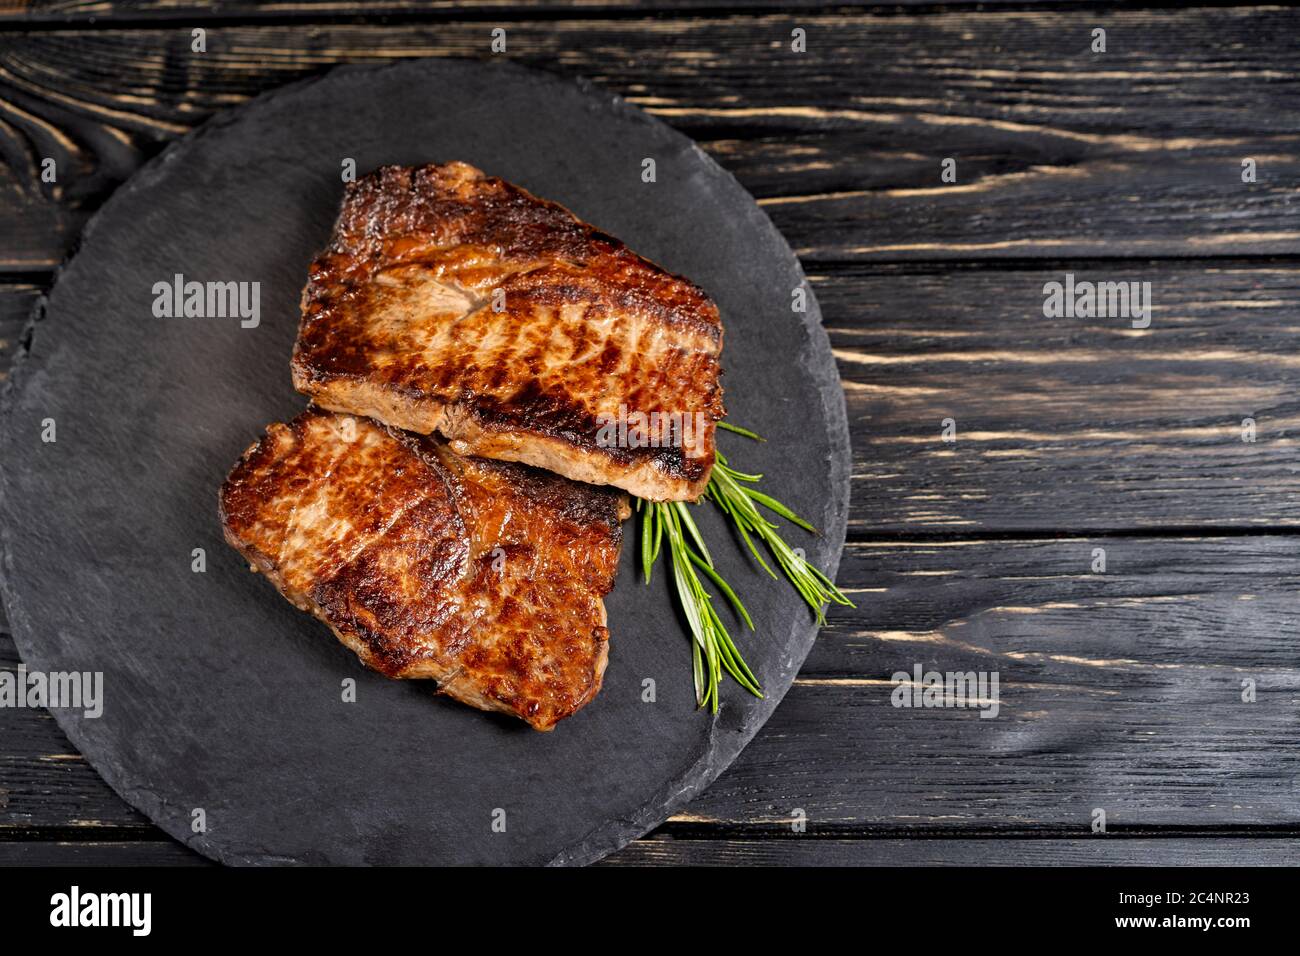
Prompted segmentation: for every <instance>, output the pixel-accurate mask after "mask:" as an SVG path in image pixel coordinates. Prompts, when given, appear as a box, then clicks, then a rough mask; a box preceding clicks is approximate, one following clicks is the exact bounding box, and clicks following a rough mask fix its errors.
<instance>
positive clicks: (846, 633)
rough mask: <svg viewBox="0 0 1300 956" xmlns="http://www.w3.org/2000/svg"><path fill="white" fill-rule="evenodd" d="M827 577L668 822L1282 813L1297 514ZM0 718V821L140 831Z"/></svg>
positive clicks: (1295, 676)
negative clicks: (724, 754)
mask: <svg viewBox="0 0 1300 956" xmlns="http://www.w3.org/2000/svg"><path fill="white" fill-rule="evenodd" d="M1095 546H1103V547H1105V548H1106V551H1107V570H1106V572H1105V573H1098V574H1094V573H1091V572H1090V565H1091V562H1092V561H1093V554H1092V548H1093V547H1095ZM840 583H841V585H842V586H843V587H844V588H845V590H846V591H847V592H848V593H849V594H850V596H851V597H852V598H853V599H854V600H855V601H856V602H857V603H858V605H859V608H858V610H856V611H851V610H847V609H846V610H844V611H838V610H837V611H836V613H834V614H833V615H832V623H831V626H830V627H829V628H828V629H827V630H826V631H825V632H824V633H823V635H822V637H821V638H820V639H819V642H818V644H817V645H816V647H815V648H814V650H813V653H812V654H811V655H810V657H809V658H808V662H807V664H806V665H805V667H804V669H803V671H802V672H801V675H800V677H799V679H798V680H797V681H796V683H795V685H794V687H793V688H792V689H791V691H790V693H789V694H788V695H787V697H786V699H785V701H784V702H783V703H782V705H781V707H780V708H779V709H778V710H777V711H776V714H775V715H774V716H773V718H772V719H771V720H770V721H769V722H768V724H767V726H766V727H765V728H764V729H763V731H762V732H761V733H760V734H759V735H758V737H756V738H755V740H754V741H753V742H752V743H751V744H750V746H749V747H748V748H747V749H746V750H745V751H744V752H743V753H742V754H741V756H740V758H739V759H738V760H737V761H736V763H735V764H734V765H733V766H732V767H731V768H730V769H728V770H727V772H726V773H724V774H723V775H722V777H720V778H719V779H718V781H717V782H715V783H714V785H713V786H712V787H711V788H710V789H709V790H708V791H707V792H706V793H705V794H703V795H702V796H701V797H700V798H699V799H697V800H696V801H695V802H694V803H692V804H691V806H690V807H689V808H688V810H687V811H686V812H685V813H683V814H679V815H678V816H677V817H674V818H673V820H672V821H670V824H669V827H670V828H671V827H679V828H680V827H689V828H695V829H696V830H699V829H700V828H705V829H706V830H708V832H716V833H718V834H719V835H725V834H726V833H728V832H734V831H738V830H739V831H743V832H744V833H745V834H746V836H747V838H752V837H756V836H772V837H779V836H781V835H782V834H783V833H786V832H788V831H789V821H790V819H791V814H792V812H793V811H794V810H795V809H796V808H800V809H802V810H803V811H804V812H805V813H806V815H807V819H808V828H809V831H810V832H815V833H816V834H817V835H819V836H822V837H845V838H846V837H850V836H854V835H871V834H880V835H883V836H886V837H893V838H898V837H901V836H904V835H907V834H917V835H925V834H928V833H934V832H935V831H936V830H937V831H938V835H949V836H955V835H956V833H957V831H960V830H961V829H962V828H967V829H973V830H979V831H987V830H997V831H1014V832H1016V833H1021V834H1022V835H1025V834H1028V835H1031V836H1032V835H1034V833H1035V832H1039V833H1041V835H1043V836H1047V835H1050V834H1055V835H1058V836H1059V835H1071V834H1079V835H1081V836H1087V834H1088V828H1089V826H1090V824H1091V819H1092V812H1093V810H1094V809H1095V808H1098V807H1100V808H1103V809H1105V810H1106V813H1107V818H1108V825H1109V828H1110V829H1111V831H1112V832H1119V833H1123V832H1143V833H1150V832H1151V831H1152V830H1153V829H1155V828H1159V827H1165V826H1179V827H1201V828H1211V829H1213V828H1220V829H1222V828H1232V827H1251V826H1255V827H1258V826H1266V827H1283V828H1285V827H1295V828H1297V832H1300V820H1297V818H1296V804H1295V790H1294V787H1295V780H1296V778H1297V774H1298V773H1300V757H1297V755H1296V754H1295V748H1294V746H1293V744H1294V740H1295V738H1296V735H1297V732H1298V731H1300V713H1298V712H1297V708H1296V706H1295V705H1296V701H1297V698H1298V697H1300V660H1297V656H1296V654H1295V649H1294V643H1293V641H1292V640H1291V638H1290V636H1289V623H1288V622H1289V621H1290V620H1291V617H1292V615H1293V611H1294V594H1295V592H1296V589H1297V586H1298V585H1300V536H1296V537H1293V536H1270V537H1230V538H1206V539H1199V538H1176V539H1147V538H1133V539H1116V540H1103V541H1100V542H1098V541H1089V540H1086V539H1078V540H1075V539H1047V540H1039V541H980V540H970V541H951V542H939V543H916V542H912V543H888V544H855V545H850V547H849V549H848V551H847V552H846V556H845V561H844V566H843V570H842V572H841V575H840ZM742 587H743V585H742ZM742 593H743V592H742ZM761 639H762V638H761V635H746V636H745V638H744V640H761ZM3 647H4V650H3V651H0V659H3V660H6V661H8V660H12V656H13V650H12V645H10V644H8V641H7V639H5V643H4V644H3ZM683 654H685V646H683ZM683 660H685V657H684V658H683ZM918 663H919V664H921V665H922V667H923V668H924V669H926V670H937V671H950V670H952V671H970V670H973V671H986V672H997V673H998V674H999V687H1000V713H999V716H998V717H997V718H995V719H982V718H980V717H979V716H978V713H977V712H976V711H974V710H958V709H920V710H917V709H900V708H896V707H894V706H892V705H891V701H890V694H891V692H892V690H893V685H892V684H891V683H890V679H891V676H892V675H893V674H894V673H895V672H896V671H911V670H912V668H913V667H914V665H916V664H918ZM1244 679H1250V680H1253V681H1254V682H1255V688H1256V694H1257V699H1256V701H1255V702H1254V703H1244V702H1243V701H1242V699H1241V694H1242V681H1243V680H1244ZM0 739H4V740H5V741H6V742H7V745H6V748H5V751H6V756H5V758H4V760H5V767H4V773H3V775H2V776H0V786H2V787H3V788H4V790H5V793H4V795H3V799H0V835H2V834H3V833H5V832H6V831H9V832H14V831H22V832H33V831H39V830H40V829H41V828H56V829H57V828H64V827H68V826H79V827H80V826H84V827H86V828H87V831H86V832H87V837H88V838H92V837H93V833H94V828H96V827H113V828H121V827H131V828H139V830H140V832H141V834H142V835H143V834H144V833H145V832H151V831H148V830H147V825H146V824H144V823H143V821H142V820H141V818H140V817H139V816H138V815H137V814H135V813H134V811H131V810H129V809H128V808H126V807H125V805H124V804H122V803H120V802H119V801H118V800H117V799H116V797H114V796H113V795H112V793H111V791H109V790H108V788H107V787H106V786H105V785H104V784H103V783H102V782H100V781H99V779H98V777H97V776H95V774H94V772H93V771H92V770H91V769H90V768H89V766H87V765H86V764H85V762H84V761H82V760H81V758H79V757H77V756H75V755H73V754H70V753H68V747H67V745H66V743H65V742H63V739H62V735H61V734H60V732H59V730H58V728H57V726H56V725H55V724H54V721H53V720H52V719H51V718H49V717H48V716H47V715H45V714H44V713H37V712H32V711H19V710H0ZM57 832H60V833H61V832H62V831H61V830H58V831H57ZM117 838H119V839H120V837H117Z"/></svg>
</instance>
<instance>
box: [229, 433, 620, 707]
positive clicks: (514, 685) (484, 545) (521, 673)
mask: <svg viewBox="0 0 1300 956" xmlns="http://www.w3.org/2000/svg"><path fill="white" fill-rule="evenodd" d="M220 507H221V519H222V525H223V527H224V529H225V533H226V539H227V540H228V541H229V542H230V543H231V544H232V545H233V546H234V547H235V548H236V549H238V550H239V551H240V553H241V554H243V555H244V557H245V558H247V559H248V561H249V563H250V564H251V565H252V566H253V567H254V569H255V570H258V571H261V572H262V573H264V574H265V575H267V577H268V578H270V580H271V581H272V583H274V584H275V586H276V587H277V588H278V589H279V590H280V592H281V593H282V594H283V595H284V596H285V597H286V598H288V599H289V601H291V602H292V603H293V604H294V605H296V606H297V607H299V608H301V609H303V610H305V611H309V612H311V613H312V614H315V615H316V616H317V617H318V618H320V619H321V620H322V621H324V622H325V623H326V624H328V625H329V627H330V629H331V630H333V632H334V634H335V636H337V637H338V639H339V640H340V641H342V642H343V643H344V644H345V645H347V646H348V647H349V648H351V649H352V650H353V651H354V652H355V653H356V654H357V655H358V656H359V657H360V658H361V660H362V661H363V662H364V663H365V664H366V665H368V666H369V667H372V668H374V669H375V670H377V671H379V672H380V673H382V674H385V675H387V676H389V677H409V678H433V679H435V680H437V681H438V682H439V691H440V692H441V693H444V694H448V695H450V696H452V697H454V698H456V699H457V700H460V701H462V702H464V703H467V704H469V705H471V706H473V707H478V708H481V709H484V710H497V711H503V712H505V713H508V714H514V715H515V716H517V717H519V718H521V719H523V720H525V721H527V722H528V723H529V724H531V725H532V726H533V727H535V728H537V729H538V730H549V729H551V728H552V727H554V726H555V724H556V722H557V721H559V720H562V719H563V718H565V717H567V716H569V715H570V714H572V713H574V712H575V711H576V710H578V709H579V708H580V707H582V706H583V705H584V704H586V703H587V702H588V701H590V700H591V698H592V697H593V696H595V694H596V692H597V690H599V689H600V684H601V677H602V675H603V673H604V670H605V662H606V658H607V652H608V631H607V629H606V626H605V607H604V603H603V600H602V599H603V597H604V596H605V594H607V593H608V592H609V591H610V589H611V588H612V587H613V585H614V576H615V574H616V572H617V568H618V553H619V543H620V536H621V526H620V521H621V520H622V518H623V517H625V516H626V513H627V511H626V509H627V502H626V499H625V498H624V497H623V496H622V495H621V494H618V493H616V492H614V491H613V490H611V489H604V488H594V487H591V486H588V485H580V484H577V483H575V482H571V481H568V480H567V479H564V478H561V477H559V476H556V475H551V474H547V473H545V472H541V471H537V470H536V469H533V468H528V467H525V466H523V465H516V464H509V463H506V462H494V461H486V460H482V459H467V458H462V457H461V456H459V455H456V454H454V453H453V452H451V451H450V450H449V449H448V448H447V446H446V444H445V443H444V442H443V441H441V440H439V439H431V438H421V437H419V436H414V435H407V434H402V433H395V432H390V431H389V430H387V429H385V428H383V427H382V426H380V425H377V424H375V423H374V422H371V421H369V420H367V419H364V418H351V417H347V416H341V415H334V414H330V413H327V412H319V411H308V412H305V413H303V414H302V415H299V416H298V417H297V418H296V419H294V420H293V422H291V423H290V424H288V425H281V424H276V425H271V426H270V427H269V428H268V429H267V433H266V436H265V437H264V438H262V439H261V440H260V441H259V442H257V443H256V444H254V445H253V446H252V447H251V448H249V449H248V451H246V452H245V453H244V456H243V458H242V460H241V461H240V462H239V464H237V465H236V466H235V468H234V470H233V471H232V472H231V473H230V476H229V477H228V478H227V479H226V482H225V484H224V485H223V486H222V488H221V496H220Z"/></svg>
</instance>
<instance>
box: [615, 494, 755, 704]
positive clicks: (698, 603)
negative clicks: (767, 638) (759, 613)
mask: <svg viewBox="0 0 1300 956" xmlns="http://www.w3.org/2000/svg"><path fill="white" fill-rule="evenodd" d="M643 506H644V507H643ZM637 508H638V509H640V510H641V562H642V568H643V570H644V571H645V579H646V582H647V583H649V581H650V569H651V568H652V567H653V566H654V563H655V560H656V559H657V558H658V556H659V551H660V548H661V546H662V544H663V539H664V537H667V539H668V555H669V559H670V561H671V563H672V572H673V585H674V587H675V589H676V591H677V599H678V601H679V602H680V603H681V606H682V612H683V613H684V614H685V615H686V623H687V626H688V627H689V628H690V631H691V638H692V643H691V657H692V665H693V670H694V674H695V702H696V704H697V705H698V706H700V707H704V706H708V707H709V708H710V709H711V710H712V711H713V712H714V713H717V710H718V685H719V684H720V683H721V681H722V671H723V670H725V671H726V672H727V673H728V674H730V675H731V676H732V677H733V678H735V679H736V682H737V683H739V684H740V686H741V687H744V688H745V689H746V690H747V691H749V692H750V693H751V694H754V695H755V696H757V697H762V696H763V692H762V690H761V689H760V688H759V686H758V679H757V678H756V677H755V676H754V673H753V671H751V670H750V669H749V665H748V664H746V663H745V659H744V658H743V657H742V656H741V654H740V650H739V648H737V647H736V643H735V641H733V640H732V638H731V634H730V633H729V632H728V631H727V626H726V625H725V624H723V623H722V619H721V618H720V617H718V612H717V609H716V608H715V607H714V606H713V595H711V594H710V593H709V592H708V591H706V590H705V589H704V582H703V581H702V580H701V579H700V572H703V573H704V575H705V577H706V578H707V579H708V580H709V581H711V582H713V584H714V585H716V586H717V588H718V590H719V591H721V592H722V593H723V595H724V596H725V597H726V598H727V600H728V601H729V602H730V603H731V606H732V608H733V609H734V610H735V612H736V614H737V615H738V616H739V617H740V619H741V620H742V621H743V622H744V623H745V626H746V627H748V628H749V629H750V630H751V631H752V630H753V629H754V621H753V619H751V618H750V616H749V611H748V610H747V609H746V608H745V605H744V604H743V603H741V600H740V598H739V597H738V596H737V595H736V592H735V591H734V590H732V588H731V586H730V585H729V584H727V582H726V581H724V580H723V579H722V576H721V575H720V574H718V572H717V571H715V570H714V569H713V559H712V557H711V556H710V555H709V552H708V549H707V548H706V547H705V545H704V538H703V536H702V535H701V534H700V531H699V529H698V528H697V527H696V526H695V521H694V519H693V518H691V515H690V512H689V511H688V510H687V509H686V505H685V504H684V503H682V502H680V501H668V502H663V501H642V500H640V499H637ZM684 529H689V530H684ZM688 534H689V536H690V538H691V539H693V540H694V542H695V544H696V545H698V546H699V549H700V551H698V552H697V551H696V550H695V549H694V548H693V547H692V546H691V543H690V541H688V540H687V536H688ZM701 552H702V554H701Z"/></svg>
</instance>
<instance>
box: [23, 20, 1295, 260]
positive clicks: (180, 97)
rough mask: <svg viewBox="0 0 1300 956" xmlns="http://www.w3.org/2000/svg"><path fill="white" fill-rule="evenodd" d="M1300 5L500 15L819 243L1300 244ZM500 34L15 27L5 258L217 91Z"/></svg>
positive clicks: (56, 228)
mask: <svg viewBox="0 0 1300 956" xmlns="http://www.w3.org/2000/svg"><path fill="white" fill-rule="evenodd" d="M1298 24H1300V11H1297V10H1290V9H1280V10H1278V9H1264V8H1203V9H1192V10H1178V11H1164V10H1142V11H1138V10H1125V11H1108V12H1105V13H1104V14H1102V13H1099V12H1092V11H1078V10H1075V11H1069V10H1067V11H1051V12H1033V11H1018V12H1006V13H1000V12H977V11H971V12H965V11H962V12H950V13H944V14H941V15H937V16H935V15H925V16H915V15H892V14H891V15H872V14H867V13H848V14H835V15H812V14H780V15H777V14H774V15H770V16H753V17H722V16H715V17H706V18H692V19H689V20H681V19H677V18H659V17H646V18H642V19H627V20H623V19H613V20H588V19H580V18H574V19H546V20H532V21H528V20H510V21H504V22H502V23H501V24H499V25H501V26H504V27H505V28H506V30H507V36H508V38H509V42H508V48H507V52H506V53H505V54H504V56H507V57H509V58H510V59H514V60H517V61H519V62H523V63H527V64H531V65H535V66H539V67H542V68H546V69H550V70H552V71H556V72H559V73H562V74H566V75H569V76H573V77H578V76H585V77H588V78H590V79H592V80H593V81H594V82H596V83H597V84H599V85H601V86H603V87H606V88H609V89H611V90H614V91H616V92H618V93H621V94H623V95H625V96H627V97H629V98H630V99H631V100H632V101H634V102H636V103H638V104H640V105H642V106H643V107H645V108H646V109H648V110H650V111H651V112H653V113H656V114H658V115H660V116H661V117H663V118H664V119H666V120H667V121H669V122H671V123H673V124H674V125H676V126H678V127H680V128H681V129H683V130H684V131H686V132H687V133H689V134H691V135H692V136H694V137H696V138H697V139H698V140H700V141H701V142H702V144H703V145H704V147H705V148H706V149H707V150H709V151H710V152H712V153H713V154H714V155H715V156H717V157H718V159H719V160H720V161H721V162H722V163H723V164H724V165H725V166H727V167H728V168H730V169H732V170H734V171H735V172H736V173H737V175H738V176H739V178H740V179H741V181H742V182H743V183H744V184H745V185H746V186H747V187H748V188H750V189H751V190H752V191H753V192H754V193H755V194H756V195H757V196H759V197H760V198H761V199H762V200H763V201H764V202H765V204H766V207H767V209H768V211H769V212H770V214H771V215H772V216H773V218H774V220H775V221H776V223H777V225H778V226H779V227H780V228H781V229H782V230H783V231H784V232H785V234H786V235H787V236H788V237H789V238H790V240H791V242H792V244H793V245H794V246H795V247H796V249H797V250H798V251H799V252H800V253H801V255H803V256H804V257H805V258H806V259H807V260H808V261H809V262H814V263H821V262H857V261H892V260H900V259H936V258H942V259H970V258H997V257H1001V258H1008V257H1018V258H1023V257H1059V256H1106V255H1111V256H1174V255H1176V256H1187V255H1211V254H1212V255H1220V254H1246V253H1251V254H1289V253H1293V252H1294V251H1295V249H1296V247H1297V239H1300V232H1298V231H1297V230H1296V228H1295V225H1294V221H1293V218H1294V217H1293V216H1292V214H1291V199H1292V194H1293V191H1294V185H1295V183H1296V182H1297V181H1300V151H1298V149H1297V144H1298V143H1300V133H1298V132H1297V129H1300V115H1298V111H1300V106H1298V105H1297V104H1300V95H1297V94H1298V93H1300V49H1297V47H1296V46H1295V44H1293V43H1291V42H1290V37H1291V36H1293V35H1294V33H1295V29H1296V27H1297V25H1298ZM494 25H496V24H494ZM1098 25H1103V26H1104V27H1105V28H1106V29H1107V30H1108V52H1107V53H1105V54H1095V53H1092V52H1091V50H1090V47H1089V43H1090V39H1091V30H1092V29H1093V28H1094V27H1096V26H1098ZM796 26H800V27H802V28H804V29H806V30H807V31H808V52H806V53H803V54H798V53H794V52H792V51H791V49H790V34H791V30H792V29H793V28H794V27H796ZM490 39H491V36H490V28H489V25H488V24H486V23H483V22H477V21H476V22H464V21H457V22H447V23H418V22H417V23H409V24H408V23H403V24H401V25H393V26H384V25H379V24H350V23H349V24H323V25H312V26H307V25H293V26H283V25H275V26H265V27H254V26H227V27H221V26H217V27H214V28H213V29H211V30H209V31H208V34H207V48H206V52H204V53H194V52H192V51H191V32H190V29H189V28H188V27H174V28H170V29H158V30H143V29H141V30H129V31H116V30H100V29H96V30H87V31H76V30H72V31H62V30H60V31H37V32H17V33H15V32H9V33H5V34H3V35H0V156H3V159H4V173H3V176H4V179H3V181H0V186H2V187H3V189H4V190H5V192H6V193H8V194H9V195H10V196H11V201H10V202H8V203H6V204H5V205H4V208H3V210H0V227H3V228H0V266H3V267H5V268H9V269H11V270H12V269H32V268H39V267H48V266H50V265H52V264H53V263H55V262H57V261H58V260H59V258H60V257H61V256H62V255H63V254H64V253H65V252H66V250H67V249H68V247H69V245H70V243H71V241H72V237H73V236H74V235H75V234H76V231H77V229H78V228H79V226H80V223H81V222H82V221H83V219H84V216H85V215H86V214H87V213H88V212H89V211H90V210H92V209H93V208H95V206H96V205H97V204H98V203H99V202H100V201H102V199H103V197H104V196H105V195H106V194H107V193H108V192H109V191H110V190H111V188H112V187H113V185H115V184H116V183H118V182H120V181H121V180H122V179H124V178H125V177H126V176H127V175H129V173H130V172H131V170H132V169H134V168H135V167H136V166H138V165H139V163H140V162H142V161H143V160H144V158H146V157H147V156H148V155H151V154H152V153H154V152H156V151H157V150H158V149H159V148H160V147H161V145H162V144H163V143H165V142H166V141H168V140H169V139H171V138H172V137H174V136H175V135H177V134H178V133H180V132H181V131H183V130H185V129H188V128H190V127H191V126H193V125H194V124H195V123H197V122H199V121H200V120H202V119H203V118H205V117H206V116H208V115H209V114H210V113H211V112H213V111H214V110H217V109H220V108H223V107H226V106H230V105H233V104H236V103H238V102H241V101H242V100H244V99H245V98H247V97H248V96H250V95H253V94H255V93H257V92H260V91H262V90H266V89H269V88H271V87H274V86H277V85H280V84H282V83H285V82H288V81H290V80H294V79H298V78H301V77H303V76H307V75H311V74H313V73H316V72H319V71H320V70H322V69H325V68H327V67H328V66H330V65H332V64H335V63H340V62H375V61H381V60H387V59H393V58H400V57H409V56H469V57H487V56H490V53H489V43H490ZM46 157H50V158H54V159H55V160H56V161H57V164H58V168H59V169H60V170H61V171H62V172H61V179H60V181H59V183H58V184H45V183H41V182H40V180H39V176H38V175H37V172H38V170H39V163H40V160H41V159H43V158H46ZM1248 157H1249V158H1254V159H1256V161H1257V163H1258V169H1259V173H1258V181H1257V182H1255V183H1252V184H1246V183H1243V182H1242V181H1241V162H1242V160H1243V159H1245V158H1248ZM945 158H952V159H954V160H955V161H956V163H957V167H956V168H957V181H956V182H955V183H944V182H942V181H941V180H940V164H941V161H942V160H943V159H945Z"/></svg>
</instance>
